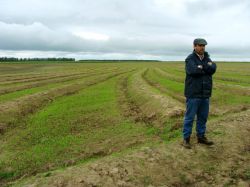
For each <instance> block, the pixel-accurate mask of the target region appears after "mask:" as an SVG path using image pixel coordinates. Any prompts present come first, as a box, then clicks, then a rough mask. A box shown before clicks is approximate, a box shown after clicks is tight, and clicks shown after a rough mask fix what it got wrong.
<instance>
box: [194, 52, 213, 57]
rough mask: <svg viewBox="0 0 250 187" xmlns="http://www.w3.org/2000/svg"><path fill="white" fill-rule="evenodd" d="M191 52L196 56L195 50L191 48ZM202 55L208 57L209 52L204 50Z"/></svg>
mask: <svg viewBox="0 0 250 187" xmlns="http://www.w3.org/2000/svg"><path fill="white" fill-rule="evenodd" d="M193 54H194V55H196V56H197V54H196V52H195V50H193ZM204 57H209V54H208V52H207V51H205V52H204Z"/></svg>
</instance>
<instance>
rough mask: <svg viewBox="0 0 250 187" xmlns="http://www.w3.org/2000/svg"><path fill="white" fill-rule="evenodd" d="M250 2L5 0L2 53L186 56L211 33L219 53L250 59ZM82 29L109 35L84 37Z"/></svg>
mask: <svg viewBox="0 0 250 187" xmlns="http://www.w3.org/2000/svg"><path fill="white" fill-rule="evenodd" d="M249 7H250V3H249V1H246V0H240V1H233V0H229V1H226V0H219V1H208V0H204V1H203V0H177V1H170V0H138V1H132V0H128V1H121V0H97V1H92V0H85V1H82V0H72V1H66V0H60V1H59V0H55V1H48V0H43V1H41V0H23V1H17V0H8V1H7V0H2V1H1V6H0V41H1V42H0V50H1V51H2V52H1V53H0V54H1V55H4V51H6V54H7V55H9V54H11V53H10V52H8V53H7V51H14V52H13V53H12V54H20V53H18V51H21V52H22V53H25V51H27V54H31V52H30V51H34V53H33V54H37V53H36V52H35V51H40V52H41V53H44V55H47V54H51V53H57V54H61V55H68V54H70V55H73V54H75V56H77V57H84V56H85V57H86V58H87V57H90V56H91V57H92V56H96V57H97V58H98V56H99V57H102V58H107V56H110V57H117V58H119V57H122V58H125V57H128V58H131V57H133V58H136V57H137V56H138V57H147V58H153V57H154V58H158V59H162V58H168V56H175V57H178V56H180V58H181V59H183V57H184V56H185V55H186V54H188V53H189V52H190V51H191V50H192V41H193V39H194V38H196V37H205V38H206V39H207V40H208V43H209V45H208V48H207V49H208V50H209V51H211V53H213V54H214V55H213V56H215V57H216V55H217V56H218V57H220V58H223V56H224V57H225V58H229V57H230V55H231V56H235V55H236V56H237V54H241V55H243V56H244V57H246V58H250V54H249V53H248V48H249V46H250V38H249V37H248V35H249V34H248V33H249V31H250V23H249V22H250V21H249V20H250V19H249V16H250V13H248V11H247V10H248V9H249ZM76 30H80V31H84V32H93V33H98V34H104V35H107V36H108V37H109V39H108V40H106V41H101V40H90V39H83V38H79V37H77V36H75V35H74V34H73V32H74V31H76ZM15 51H16V53H15ZM234 53H237V54H234ZM87 54H88V55H87ZM241 55H239V56H241ZM169 58H171V57H169Z"/></svg>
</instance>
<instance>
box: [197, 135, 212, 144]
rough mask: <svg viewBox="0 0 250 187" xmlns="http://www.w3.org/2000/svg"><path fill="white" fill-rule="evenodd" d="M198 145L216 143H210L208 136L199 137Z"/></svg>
mask: <svg viewBox="0 0 250 187" xmlns="http://www.w3.org/2000/svg"><path fill="white" fill-rule="evenodd" d="M197 140H198V143H200V144H205V145H213V144H214V142H212V141H209V140H208V139H207V138H206V136H201V137H197Z"/></svg>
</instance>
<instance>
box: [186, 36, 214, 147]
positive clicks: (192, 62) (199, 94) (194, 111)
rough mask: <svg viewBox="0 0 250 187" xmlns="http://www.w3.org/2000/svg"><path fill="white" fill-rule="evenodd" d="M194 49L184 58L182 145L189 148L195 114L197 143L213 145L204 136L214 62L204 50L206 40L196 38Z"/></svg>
mask: <svg viewBox="0 0 250 187" xmlns="http://www.w3.org/2000/svg"><path fill="white" fill-rule="evenodd" d="M193 45H194V50H193V53H192V54H190V55H189V56H188V57H187V58H186V60H185V63H186V66H185V69H186V79H185V97H186V112H185V117H184V124H183V138H184V141H183V146H184V147H185V148H188V149H191V144H190V136H191V134H192V127H193V121H194V118H195V115H197V121H196V136H197V140H198V143H201V144H205V145H213V142H212V141H209V140H208V139H207V138H206V136H205V133H206V122H207V118H208V113H209V98H210V97H211V93H212V75H213V74H214V73H215V71H216V64H215V63H214V62H212V60H211V59H210V58H209V54H208V53H207V52H206V51H205V46H206V45H207V41H206V40H205V39H202V38H197V39H195V40H194V42H193Z"/></svg>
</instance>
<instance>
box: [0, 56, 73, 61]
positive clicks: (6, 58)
mask: <svg viewBox="0 0 250 187" xmlns="http://www.w3.org/2000/svg"><path fill="white" fill-rule="evenodd" d="M23 61H75V59H74V58H15V57H0V62H23Z"/></svg>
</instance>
